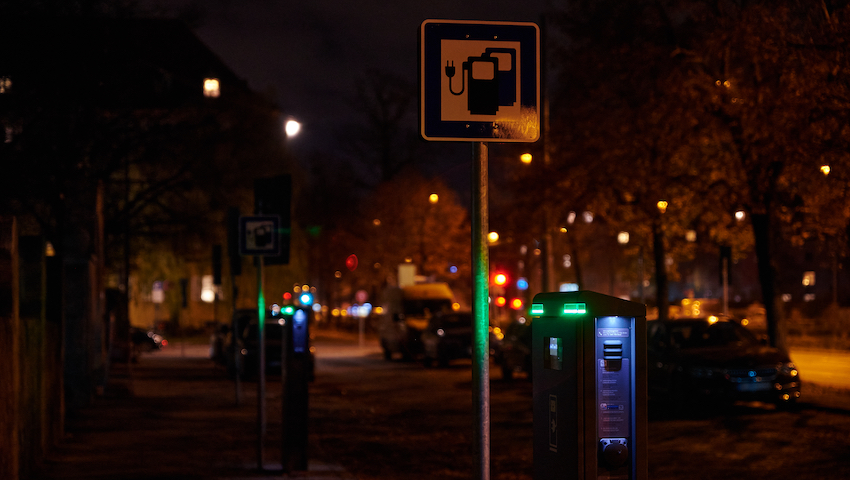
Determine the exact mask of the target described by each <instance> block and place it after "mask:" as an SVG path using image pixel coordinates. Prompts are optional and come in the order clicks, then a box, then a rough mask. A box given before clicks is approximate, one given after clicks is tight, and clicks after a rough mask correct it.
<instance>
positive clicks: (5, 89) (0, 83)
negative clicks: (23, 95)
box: [0, 77, 12, 93]
mask: <svg viewBox="0 0 850 480" xmlns="http://www.w3.org/2000/svg"><path fill="white" fill-rule="evenodd" d="M11 89H12V79H11V78H9V77H0V93H9V90H11Z"/></svg>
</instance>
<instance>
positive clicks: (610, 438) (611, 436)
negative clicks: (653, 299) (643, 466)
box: [596, 317, 632, 479]
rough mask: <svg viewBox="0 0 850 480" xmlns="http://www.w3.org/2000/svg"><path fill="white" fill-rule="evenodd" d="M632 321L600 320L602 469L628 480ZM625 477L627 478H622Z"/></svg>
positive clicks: (598, 382) (598, 370)
mask: <svg viewBox="0 0 850 480" xmlns="http://www.w3.org/2000/svg"><path fill="white" fill-rule="evenodd" d="M630 325H631V319H629V318H622V317H601V318H597V320H596V404H597V417H596V418H597V422H596V426H597V436H598V439H599V453H600V460H601V465H602V466H603V467H604V468H605V469H607V471H608V472H610V473H611V474H614V475H613V476H612V477H609V478H624V479H625V478H628V474H627V471H622V469H625V468H626V464H627V463H628V461H629V449H630V448H631V445H630V443H631V442H630V437H631V430H632V425H631V421H632V404H631V403H632V402H631V399H632V381H631V376H632V371H631V367H632V365H631V358H630V357H631V332H632V330H631V328H629V327H630ZM622 474H625V475H622Z"/></svg>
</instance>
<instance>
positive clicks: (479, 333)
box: [472, 142, 490, 479]
mask: <svg viewBox="0 0 850 480" xmlns="http://www.w3.org/2000/svg"><path fill="white" fill-rule="evenodd" d="M473 156H474V161H473V167H472V169H473V177H474V178H473V179H472V180H473V181H472V185H473V187H472V189H473V194H472V319H473V320H472V323H473V325H472V342H473V350H472V395H473V396H472V400H473V402H474V403H475V404H476V405H477V408H476V410H475V422H474V423H475V427H476V431H475V444H474V447H473V450H474V452H475V456H476V458H477V460H478V463H477V464H476V467H475V469H476V476H475V478H481V479H489V478H490V345H489V343H490V342H489V340H490V332H489V329H488V326H489V324H490V320H489V302H488V287H489V285H488V283H489V280H488V279H489V264H490V256H489V250H488V246H487V230H488V229H489V222H490V219H489V213H488V207H487V200H488V191H487V186H488V185H487V184H488V178H487V176H488V171H487V168H488V165H487V162H488V158H487V144H486V143H485V142H477V143H474V144H473Z"/></svg>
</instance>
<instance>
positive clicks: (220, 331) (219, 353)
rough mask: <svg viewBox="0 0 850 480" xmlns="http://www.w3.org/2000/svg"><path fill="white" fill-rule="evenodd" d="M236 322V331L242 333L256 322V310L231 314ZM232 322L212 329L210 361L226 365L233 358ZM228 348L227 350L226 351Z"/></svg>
mask: <svg viewBox="0 0 850 480" xmlns="http://www.w3.org/2000/svg"><path fill="white" fill-rule="evenodd" d="M232 318H233V319H235V320H236V325H237V327H236V328H237V330H238V331H240V332H242V331H244V329H245V327H246V326H248V324H249V323H251V322H255V323H256V321H257V310H256V309H254V308H240V309H237V310H236V311H235V312H233V317H232ZM232 330H233V320H231V321H230V323H220V324H218V325H216V326H215V327H214V328H213V331H212V333H211V334H210V353H209V355H210V359H212V360H213V361H214V362H216V363H218V364H220V365H228V361H229V359H232V358H233V349H232V347H231V346H230V342H232V341H233V340H232V338H231V332H232ZM228 348H229V350H228Z"/></svg>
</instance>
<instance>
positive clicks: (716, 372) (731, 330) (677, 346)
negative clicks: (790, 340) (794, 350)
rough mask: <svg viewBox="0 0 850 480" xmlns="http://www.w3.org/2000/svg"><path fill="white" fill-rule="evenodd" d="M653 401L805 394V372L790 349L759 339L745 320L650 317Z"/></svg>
mask: <svg viewBox="0 0 850 480" xmlns="http://www.w3.org/2000/svg"><path fill="white" fill-rule="evenodd" d="M647 387H648V390H649V396H650V400H653V401H661V402H669V403H672V404H673V405H674V406H676V407H680V406H682V405H683V404H684V403H686V402H689V401H692V400H703V401H708V402H711V403H715V404H722V403H730V402H734V401H737V400H762V401H767V402H774V403H777V404H778V405H788V404H791V403H794V402H795V401H796V400H797V399H798V398H799V397H800V373H799V371H798V370H797V367H796V366H795V365H794V364H793V363H792V362H791V359H790V357H789V356H788V352H786V351H784V350H781V349H778V348H774V347H770V346H768V345H767V344H766V342H763V341H759V340H758V339H757V338H756V337H755V336H754V335H753V334H752V333H751V332H750V331H749V330H747V329H746V328H744V327H742V326H741V325H740V324H739V322H736V321H734V320H730V319H726V318H721V317H717V316H708V317H702V318H685V319H673V320H667V321H660V320H651V321H648V322H647Z"/></svg>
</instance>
